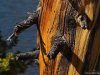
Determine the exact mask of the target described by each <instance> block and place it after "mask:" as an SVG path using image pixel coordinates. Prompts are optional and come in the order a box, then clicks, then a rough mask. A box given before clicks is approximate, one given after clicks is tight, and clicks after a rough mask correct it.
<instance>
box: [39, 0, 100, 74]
mask: <svg viewBox="0 0 100 75" xmlns="http://www.w3.org/2000/svg"><path fill="white" fill-rule="evenodd" d="M42 1H43V2H42ZM41 2H42V4H41V6H42V11H41V19H40V26H39V28H38V29H39V37H40V49H41V51H40V55H39V60H40V75H85V74H90V75H91V74H93V73H95V74H97V73H99V74H100V25H99V24H100V21H99V20H100V12H99V9H100V8H99V7H100V0H41ZM82 13H85V15H87V17H88V19H89V23H88V24H87V25H88V28H87V29H83V28H81V27H80V26H79V24H78V23H77V16H78V15H80V14H82ZM59 36H63V37H64V38H65V39H66V42H67V45H68V48H66V49H64V50H61V51H60V52H59V53H58V55H57V56H56V58H54V59H49V58H48V57H47V54H48V53H49V51H50V49H51V47H52V45H53V43H54V40H55V39H56V38H57V37H59Z"/></svg>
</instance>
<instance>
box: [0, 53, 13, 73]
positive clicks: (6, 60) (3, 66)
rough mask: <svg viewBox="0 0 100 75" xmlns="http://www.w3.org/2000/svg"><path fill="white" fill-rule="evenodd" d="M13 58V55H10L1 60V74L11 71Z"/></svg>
mask: <svg viewBox="0 0 100 75" xmlns="http://www.w3.org/2000/svg"><path fill="white" fill-rule="evenodd" d="M12 58H13V54H12V53H8V54H7V56H6V58H0V72H2V71H8V70H9V69H10V60H11V59H12Z"/></svg>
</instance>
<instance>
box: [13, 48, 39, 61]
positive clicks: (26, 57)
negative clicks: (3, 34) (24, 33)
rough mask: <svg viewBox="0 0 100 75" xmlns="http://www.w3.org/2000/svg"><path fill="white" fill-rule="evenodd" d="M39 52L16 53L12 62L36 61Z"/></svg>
mask: <svg viewBox="0 0 100 75" xmlns="http://www.w3.org/2000/svg"><path fill="white" fill-rule="evenodd" d="M39 52H40V50H36V51H30V52H23V53H18V54H16V55H15V58H14V60H17V61H18V60H29V59H38V57H39Z"/></svg>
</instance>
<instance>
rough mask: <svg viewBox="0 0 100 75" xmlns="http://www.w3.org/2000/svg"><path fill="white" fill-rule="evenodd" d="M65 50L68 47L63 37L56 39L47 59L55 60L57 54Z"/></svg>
mask: <svg viewBox="0 0 100 75" xmlns="http://www.w3.org/2000/svg"><path fill="white" fill-rule="evenodd" d="M66 48H68V46H67V42H66V41H65V39H64V37H58V38H56V39H55V40H54V42H53V45H52V47H51V49H50V51H49V53H48V54H47V57H48V58H49V59H55V58H56V56H57V55H58V53H59V52H60V51H62V50H65V49H66Z"/></svg>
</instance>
